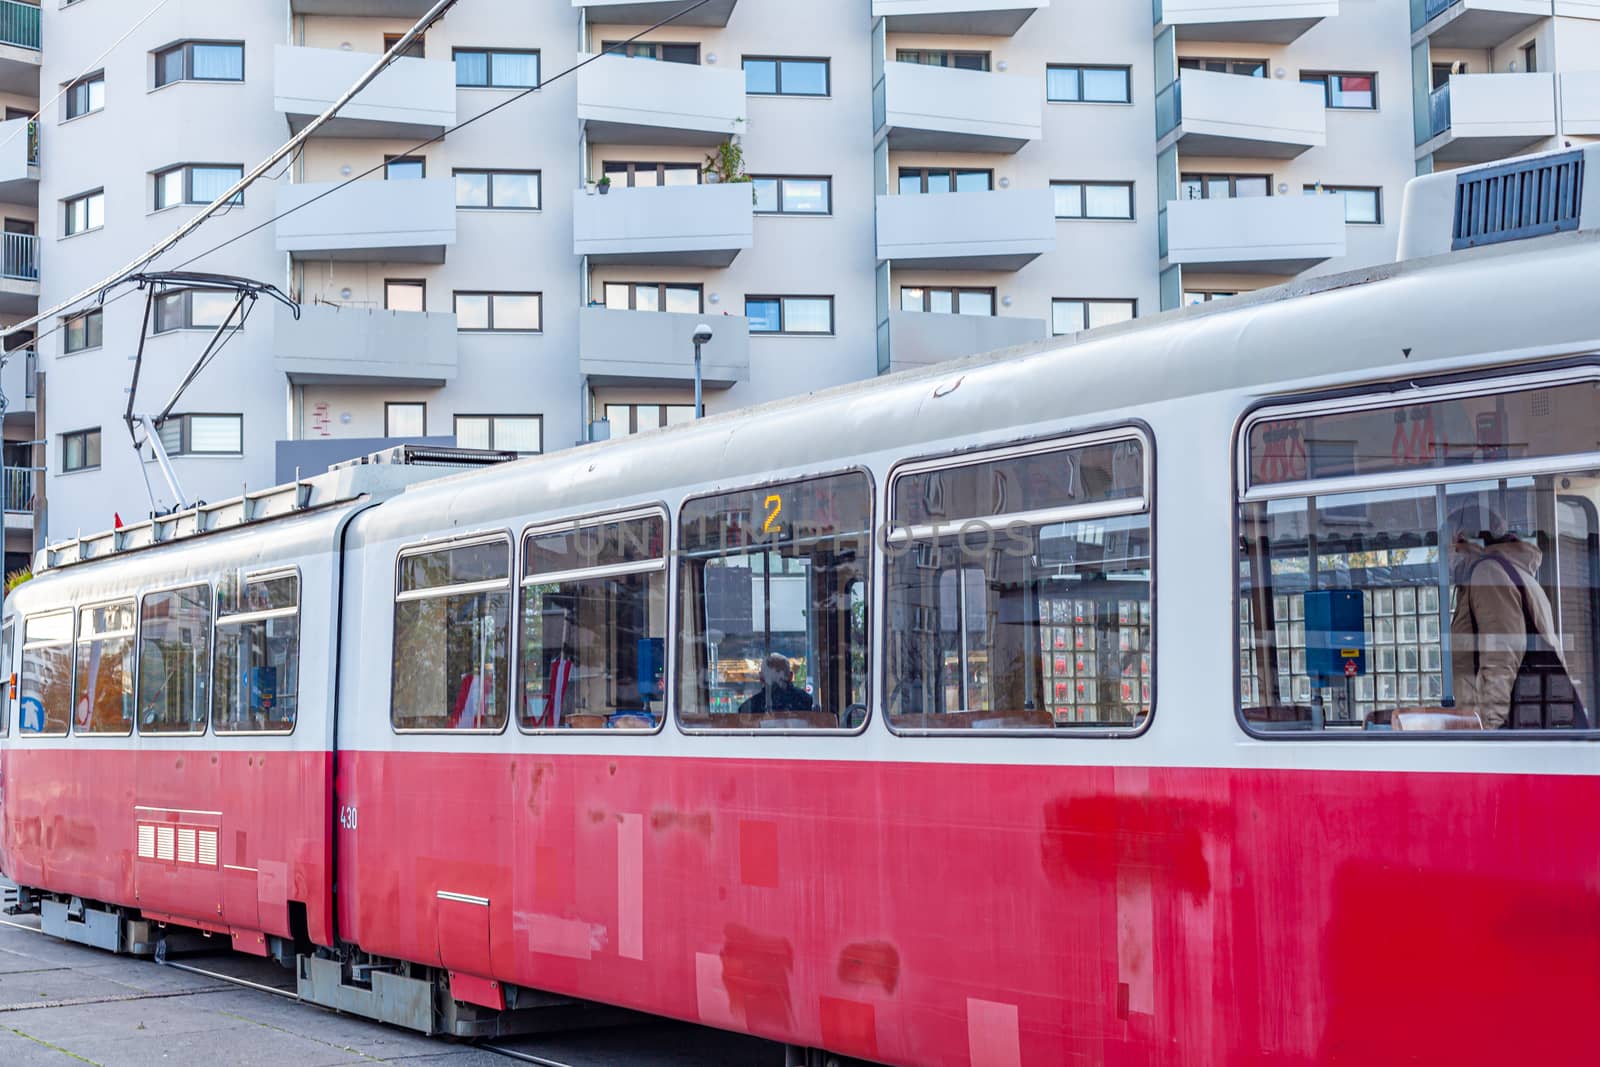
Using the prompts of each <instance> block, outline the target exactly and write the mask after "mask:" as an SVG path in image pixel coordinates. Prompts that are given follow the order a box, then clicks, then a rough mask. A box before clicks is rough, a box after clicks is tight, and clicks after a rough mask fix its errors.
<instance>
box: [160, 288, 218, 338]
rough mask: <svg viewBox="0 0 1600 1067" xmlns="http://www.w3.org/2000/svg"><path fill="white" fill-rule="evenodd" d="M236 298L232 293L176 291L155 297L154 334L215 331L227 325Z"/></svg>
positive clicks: (206, 290)
mask: <svg viewBox="0 0 1600 1067" xmlns="http://www.w3.org/2000/svg"><path fill="white" fill-rule="evenodd" d="M237 303H238V297H236V296H235V295H234V293H233V292H232V291H231V290H221V289H179V290H177V291H176V292H169V293H162V294H161V295H160V296H158V297H156V319H155V330H154V331H153V332H155V333H166V332H167V331H169V330H208V329H215V328H217V327H218V326H221V325H222V324H223V323H224V322H225V321H227V318H228V315H229V314H231V313H232V311H233V308H234V305H235V304H237Z"/></svg>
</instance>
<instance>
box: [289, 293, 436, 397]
mask: <svg viewBox="0 0 1600 1067" xmlns="http://www.w3.org/2000/svg"><path fill="white" fill-rule="evenodd" d="M456 340H457V335H456V317H455V316H454V315H451V314H447V313H441V312H421V311H386V310H383V309H381V308H363V307H336V306H334V305H331V304H305V305H303V306H302V307H301V308H300V318H299V319H298V320H297V319H295V317H294V313H293V312H291V311H290V310H289V309H288V308H286V307H284V306H282V305H281V304H279V305H275V306H274V310H273V319H272V364H273V366H274V367H276V368H277V369H278V370H280V371H282V372H283V373H284V374H285V375H287V376H288V378H289V381H290V383H291V384H293V385H406V386H421V387H437V386H442V385H444V383H445V382H447V381H449V380H450V379H452V378H454V377H455V376H456V367H457V357H456V349H457V344H456Z"/></svg>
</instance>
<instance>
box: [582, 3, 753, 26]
mask: <svg viewBox="0 0 1600 1067" xmlns="http://www.w3.org/2000/svg"><path fill="white" fill-rule="evenodd" d="M736 3H738V0H711V2H710V3H708V4H706V5H705V6H704V7H698V8H695V10H693V11H691V12H689V14H687V15H685V16H683V18H681V19H674V20H673V23H672V24H673V25H674V26H717V27H721V26H726V25H727V24H728V19H729V18H730V17H731V16H732V15H733V8H734V5H735V4H736ZM572 6H573V7H575V8H577V9H578V10H580V11H582V12H583V13H584V14H585V15H586V16H588V19H589V23H590V25H594V26H602V25H606V26H610V25H616V26H651V25H654V24H655V23H657V22H659V21H661V20H662V19H663V18H666V17H667V16H668V15H670V14H672V13H673V12H674V11H677V10H678V9H680V8H682V7H684V6H685V5H684V0H572Z"/></svg>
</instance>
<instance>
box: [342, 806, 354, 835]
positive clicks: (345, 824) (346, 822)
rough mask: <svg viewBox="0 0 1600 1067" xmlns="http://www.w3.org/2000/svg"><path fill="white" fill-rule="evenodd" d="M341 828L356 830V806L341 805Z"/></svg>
mask: <svg viewBox="0 0 1600 1067" xmlns="http://www.w3.org/2000/svg"><path fill="white" fill-rule="evenodd" d="M339 826H340V827H341V828H343V829H345V830H354V829H355V828H356V806H355V805H354V804H340V805H339Z"/></svg>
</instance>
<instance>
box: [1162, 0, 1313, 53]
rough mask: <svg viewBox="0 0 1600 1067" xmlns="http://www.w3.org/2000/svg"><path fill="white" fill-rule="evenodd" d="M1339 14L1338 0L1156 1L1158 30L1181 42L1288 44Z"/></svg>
mask: <svg viewBox="0 0 1600 1067" xmlns="http://www.w3.org/2000/svg"><path fill="white" fill-rule="evenodd" d="M1338 13H1339V0H1232V2H1231V3H1229V2H1224V0H1155V19H1156V26H1157V28H1158V29H1159V28H1160V27H1162V26H1171V27H1172V29H1173V33H1174V34H1175V35H1176V37H1177V39H1178V40H1180V41H1228V42H1248V43H1250V44H1290V43H1291V42H1294V41H1297V40H1299V39H1300V37H1301V35H1302V34H1304V33H1305V32H1306V31H1307V30H1309V29H1310V28H1311V27H1313V26H1315V25H1316V24H1317V23H1319V22H1321V21H1322V20H1323V19H1329V18H1333V17H1334V16H1335V15H1337V14H1338Z"/></svg>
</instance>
